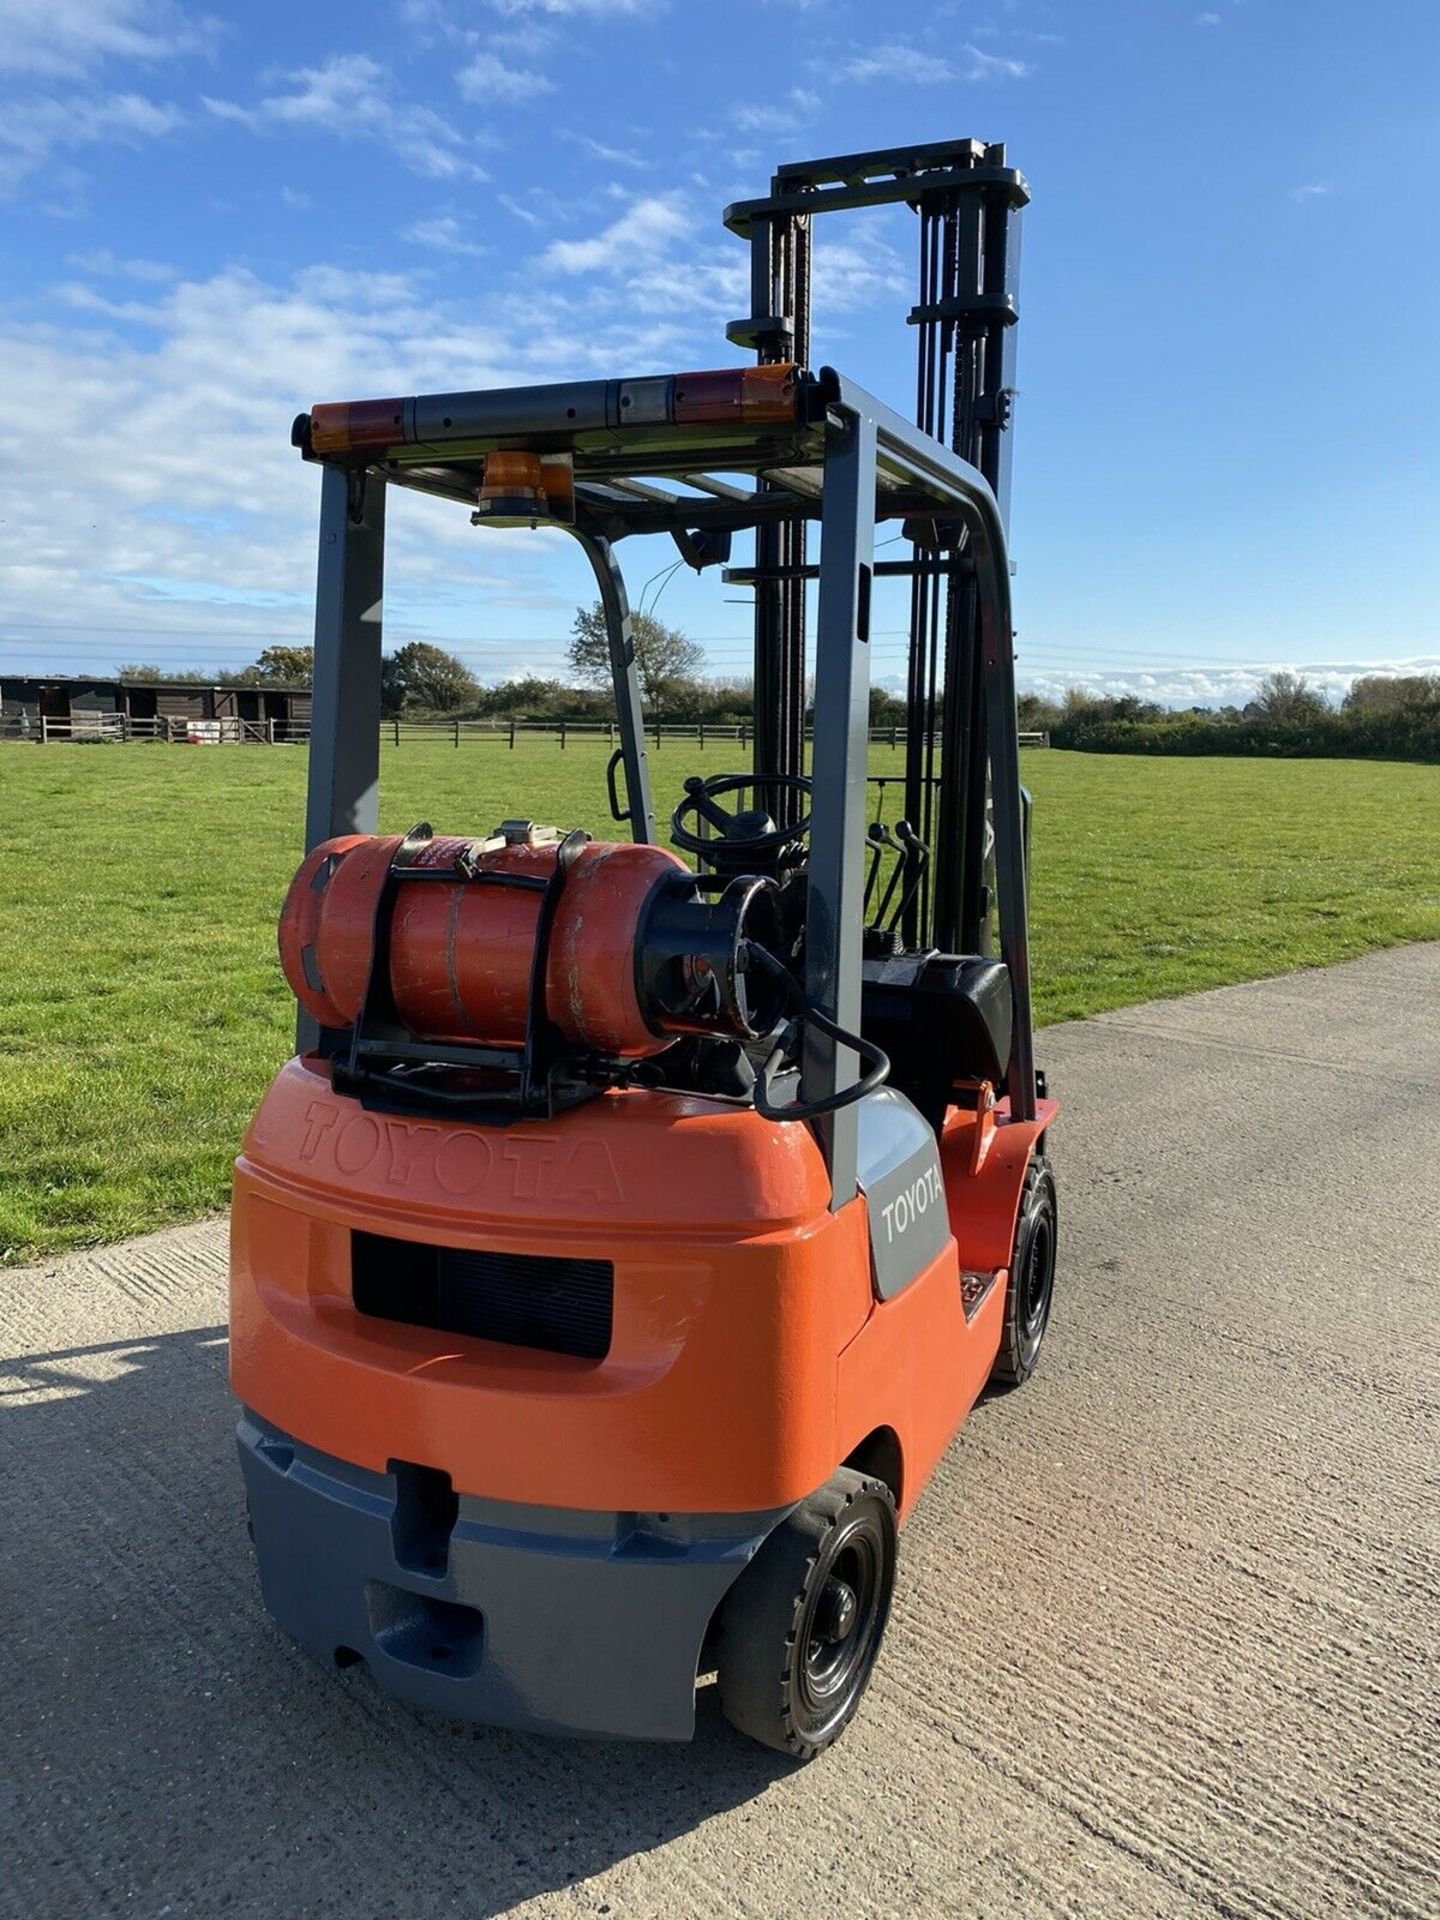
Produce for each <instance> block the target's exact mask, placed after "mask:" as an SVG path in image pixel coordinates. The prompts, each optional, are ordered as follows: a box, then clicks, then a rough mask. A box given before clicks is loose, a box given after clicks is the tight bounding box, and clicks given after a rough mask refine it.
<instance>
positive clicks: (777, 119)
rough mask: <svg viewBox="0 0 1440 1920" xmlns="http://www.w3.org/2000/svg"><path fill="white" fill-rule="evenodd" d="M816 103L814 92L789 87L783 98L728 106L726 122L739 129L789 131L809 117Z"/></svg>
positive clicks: (816, 96)
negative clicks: (748, 104)
mask: <svg viewBox="0 0 1440 1920" xmlns="http://www.w3.org/2000/svg"><path fill="white" fill-rule="evenodd" d="M819 105H820V96H819V94H818V93H812V92H811V91H810V90H809V89H808V88H806V87H792V88H791V89H790V91H789V93H788V94H787V95H786V96H785V98H784V100H783V101H777V102H774V103H772V104H768V105H766V104H761V103H759V102H756V103H755V104H754V105H750V106H739V107H734V108H732V109H731V113H730V125H731V127H732V128H733V129H735V130H737V131H739V132H740V133H793V132H794V131H795V130H796V129H797V128H798V127H801V126H803V125H804V124H805V122H806V121H807V120H810V119H813V117H814V115H815V112H816V109H817V108H818V107H819Z"/></svg>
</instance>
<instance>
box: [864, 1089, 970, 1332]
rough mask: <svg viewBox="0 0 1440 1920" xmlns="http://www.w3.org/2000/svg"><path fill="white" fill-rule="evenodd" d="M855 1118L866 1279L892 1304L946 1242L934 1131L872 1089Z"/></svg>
mask: <svg viewBox="0 0 1440 1920" xmlns="http://www.w3.org/2000/svg"><path fill="white" fill-rule="evenodd" d="M856 1113H857V1115H858V1117H859V1133H860V1158H859V1184H860V1190H861V1192H862V1193H863V1194H864V1195H865V1204H866V1210H867V1212H868V1213H869V1217H870V1273H871V1279H872V1280H873V1282H874V1286H875V1291H876V1293H877V1294H878V1295H879V1297H880V1298H881V1299H882V1300H893V1299H894V1297H895V1295H896V1294H897V1293H901V1292H903V1291H904V1289H905V1288H906V1287H908V1286H909V1285H910V1282H911V1281H912V1280H916V1279H918V1278H919V1276H920V1275H921V1274H922V1273H923V1272H924V1271H925V1269H926V1268H927V1267H928V1266H930V1265H931V1264H932V1263H933V1262H934V1261H935V1260H937V1259H938V1258H939V1256H940V1255H941V1254H942V1253H943V1252H944V1251H945V1248H946V1246H947V1245H948V1243H949V1241H950V1216H949V1212H948V1210H947V1207H946V1204H945V1185H944V1181H943V1180H942V1178H941V1174H940V1151H939V1146H938V1144H937V1142H936V1139H935V1133H934V1130H933V1128H932V1127H931V1126H930V1125H929V1123H928V1122H927V1121H926V1120H925V1118H924V1116H923V1115H922V1114H921V1113H920V1112H919V1111H918V1109H917V1108H916V1107H914V1106H912V1104H911V1103H910V1101H908V1100H907V1099H906V1098H905V1096H904V1094H903V1093H900V1092H898V1091H897V1090H896V1088H894V1087H877V1088H876V1089H875V1091H874V1093H870V1094H867V1095H866V1096H865V1098H864V1099H863V1100H861V1101H860V1102H859V1103H858V1104H857V1107H856Z"/></svg>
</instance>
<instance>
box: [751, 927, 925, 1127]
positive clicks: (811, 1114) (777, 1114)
mask: <svg viewBox="0 0 1440 1920" xmlns="http://www.w3.org/2000/svg"><path fill="white" fill-rule="evenodd" d="M746 955H747V961H749V962H758V963H759V965H760V967H761V968H762V969H763V971H764V972H766V973H768V974H770V975H772V976H773V978H774V979H775V980H777V981H778V982H779V984H780V987H781V990H782V992H783V993H784V994H785V996H786V998H787V999H788V1000H790V1001H791V1003H792V1004H793V1005H794V1007H795V1014H794V1016H793V1017H792V1018H791V1019H790V1020H788V1021H787V1022H786V1024H785V1026H784V1028H783V1029H782V1031H781V1034H780V1038H779V1039H778V1040H777V1041H776V1043H775V1045H774V1046H773V1047H772V1048H771V1049H770V1051H769V1053H768V1054H767V1055H766V1056H765V1061H764V1064H763V1065H762V1066H761V1068H760V1071H759V1073H758V1074H757V1075H756V1076H755V1092H754V1098H755V1111H756V1112H757V1113H758V1114H759V1115H760V1116H761V1118H762V1119H764V1120H818V1119H819V1118H820V1116H821V1115H822V1114H826V1113H838V1112H839V1111H840V1109H841V1108H842V1107H850V1106H853V1105H854V1104H855V1102H856V1101H857V1100H862V1099H864V1097H865V1095H866V1094H867V1093H873V1092H874V1091H875V1089H876V1088H877V1087H880V1086H883V1085H884V1084H885V1082H886V1081H887V1080H888V1079H889V1077H890V1058H889V1055H888V1054H885V1053H882V1052H881V1050H880V1048H879V1047H877V1046H875V1045H874V1044H873V1042H871V1041H869V1040H862V1039H861V1038H860V1036H859V1034H858V1033H847V1032H846V1031H845V1029H844V1027H841V1026H837V1025H836V1023H835V1021H833V1020H832V1019H831V1018H830V1016H829V1014H828V1013H826V1012H825V1011H824V1010H823V1009H822V1008H820V1007H817V1006H816V1004H815V1002H814V1001H813V1000H811V999H810V998H809V996H808V995H807V994H806V993H805V992H804V991H803V989H802V988H801V987H800V985H799V983H798V982H797V981H796V980H795V978H794V976H793V975H792V974H791V972H790V970H789V968H788V967H786V966H785V965H784V964H783V962H781V961H779V960H777V959H776V958H775V955H774V954H773V953H771V952H769V951H768V949H767V948H765V947H762V946H760V945H759V944H758V943H757V942H756V941H754V940H750V941H747V942H746ZM806 1025H809V1026H812V1027H815V1028H817V1029H818V1031H819V1032H821V1033H823V1034H825V1035H826V1037H827V1038H828V1039H831V1040H834V1041H836V1042H837V1043H838V1044H839V1045H840V1046H842V1047H853V1048H854V1050H855V1051H856V1053H858V1054H859V1056H860V1058H861V1060H863V1061H866V1062H868V1066H867V1069H866V1071H865V1072H864V1073H863V1074H861V1076H860V1078H859V1079H858V1080H857V1081H856V1082H855V1083H854V1085H853V1086H849V1087H844V1088H842V1089H841V1090H840V1092H839V1093H832V1094H828V1095H826V1097H825V1098H824V1099H822V1100H793V1101H787V1102H786V1103H785V1104H784V1105H777V1104H776V1103H775V1102H774V1101H772V1100H771V1098H770V1092H769V1089H770V1086H771V1083H772V1079H773V1076H774V1074H775V1072H776V1070H777V1069H778V1068H779V1065H780V1063H781V1061H782V1060H783V1059H784V1058H785V1056H786V1055H787V1054H788V1053H790V1052H792V1051H793V1049H794V1047H795V1045H796V1042H797V1041H798V1040H799V1038H800V1031H801V1028H802V1027H804V1026H806Z"/></svg>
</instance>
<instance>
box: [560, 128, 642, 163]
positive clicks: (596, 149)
mask: <svg viewBox="0 0 1440 1920" xmlns="http://www.w3.org/2000/svg"><path fill="white" fill-rule="evenodd" d="M560 137H561V139H562V140H569V141H570V142H572V144H573V145H575V146H577V147H583V148H584V149H585V151H586V152H587V153H593V154H594V156H595V158H596V159H597V160H603V161H605V163H606V165H607V166H612V167H644V166H645V165H646V164H647V162H646V161H645V160H644V159H643V158H642V156H641V155H640V154H638V153H632V152H631V150H630V149H629V148H628V147H608V146H606V144H605V142H604V141H603V140H592V139H591V137H590V135H589V134H588V133H575V132H572V131H571V129H570V128H568V127H563V128H562V129H561V132H560Z"/></svg>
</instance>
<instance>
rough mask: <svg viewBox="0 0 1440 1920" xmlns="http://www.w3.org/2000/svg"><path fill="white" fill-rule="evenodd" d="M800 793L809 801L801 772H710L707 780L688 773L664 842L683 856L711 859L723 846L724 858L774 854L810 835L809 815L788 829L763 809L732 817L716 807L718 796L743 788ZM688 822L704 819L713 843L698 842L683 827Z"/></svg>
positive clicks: (750, 809) (741, 811) (743, 810)
mask: <svg viewBox="0 0 1440 1920" xmlns="http://www.w3.org/2000/svg"><path fill="white" fill-rule="evenodd" d="M751 787H754V788H757V789H764V788H767V787H768V788H769V789H771V791H772V792H773V791H775V790H776V789H783V790H784V791H785V792H786V793H799V794H803V795H804V796H805V798H806V800H808V799H809V798H810V780H809V778H808V776H807V775H805V774H803V773H769V774H753V773H715V774H712V775H711V776H710V778H709V779H708V780H704V779H702V778H701V777H700V775H699V774H692V775H691V776H690V778H689V779H688V780H687V781H686V782H685V798H684V799H683V800H682V801H681V802H680V804H679V806H678V807H676V809H675V811H674V813H672V814H671V816H670V838H671V840H672V841H673V842H674V844H675V845H676V846H677V847H679V848H680V849H681V850H682V851H683V852H685V853H696V854H700V855H702V856H709V855H713V854H714V853H715V851H716V849H717V847H720V846H723V847H724V848H725V849H726V851H727V852H728V853H732V854H744V855H745V856H746V857H747V858H756V857H759V856H760V855H762V854H770V853H779V852H780V850H781V848H782V847H788V846H789V845H790V843H791V842H792V841H794V840H798V839H799V838H800V836H801V835H802V834H803V833H808V832H809V830H810V815H809V814H808V813H806V814H804V815H803V816H802V817H801V818H800V819H799V820H797V821H796V822H795V824H794V826H793V827H777V826H776V824H775V821H774V819H773V818H772V816H771V815H770V814H769V813H767V812H766V810H765V809H764V807H759V806H756V807H740V808H737V809H736V811H735V812H734V813H727V812H726V810H725V808H724V807H722V806H718V805H717V804H716V803H717V801H718V800H719V798H720V796H721V795H722V794H727V793H744V792H745V791H746V790H747V788H751ZM692 817H693V818H694V819H695V820H696V821H697V822H698V821H700V820H706V821H708V822H709V824H710V825H711V826H712V827H713V828H714V829H715V832H716V834H718V836H719V838H718V840H716V839H709V840H702V839H701V837H700V835H699V834H698V833H695V832H692V831H691V829H690V828H689V827H688V826H687V825H686V824H685V823H686V821H687V820H689V819H691V818H692Z"/></svg>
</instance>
